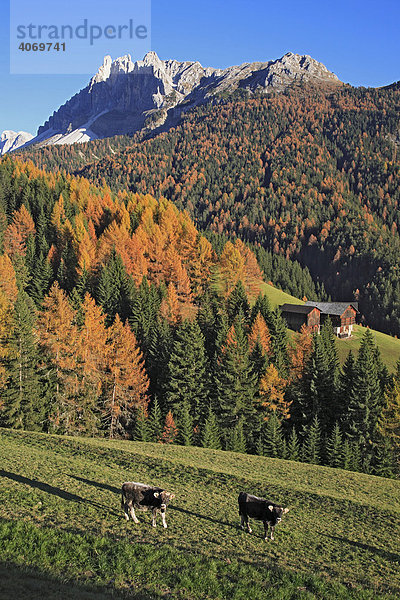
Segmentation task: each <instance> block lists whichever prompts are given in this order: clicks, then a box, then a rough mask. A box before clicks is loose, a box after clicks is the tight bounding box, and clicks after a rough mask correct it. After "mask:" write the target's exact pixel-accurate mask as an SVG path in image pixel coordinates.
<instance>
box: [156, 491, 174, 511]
mask: <svg viewBox="0 0 400 600" xmlns="http://www.w3.org/2000/svg"><path fill="white" fill-rule="evenodd" d="M154 498H160V500H161V505H160V508H161V509H164V510H165V509H166V508H167V506H168V504H169V503H170V502H171V500H173V498H175V494H171V493H170V492H165V491H162V492H154Z"/></svg>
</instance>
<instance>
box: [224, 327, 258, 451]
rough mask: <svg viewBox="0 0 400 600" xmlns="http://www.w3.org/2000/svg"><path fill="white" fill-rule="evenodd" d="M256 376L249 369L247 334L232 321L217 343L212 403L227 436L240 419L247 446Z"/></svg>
mask: <svg viewBox="0 0 400 600" xmlns="http://www.w3.org/2000/svg"><path fill="white" fill-rule="evenodd" d="M256 385H257V377H256V375H255V374H254V372H253V370H252V366H251V363H250V357H249V352H248V346H247V337H246V335H245V333H244V331H243V327H242V324H241V323H240V322H239V321H235V325H232V327H231V329H230V330H229V333H228V336H227V338H226V342H225V345H224V346H222V347H221V350H220V353H219V356H218V358H217V363H216V369H215V392H216V398H215V405H216V406H217V407H218V414H219V417H220V420H221V422H222V426H223V428H224V433H225V435H226V436H227V433H228V431H230V430H232V428H234V427H235V426H236V424H237V423H238V421H239V419H244V425H245V427H246V433H247V435H248V441H249V442H250V447H252V445H254V443H255V441H254V440H253V439H252V436H253V429H254V415H255V404H254V397H255V393H256Z"/></svg>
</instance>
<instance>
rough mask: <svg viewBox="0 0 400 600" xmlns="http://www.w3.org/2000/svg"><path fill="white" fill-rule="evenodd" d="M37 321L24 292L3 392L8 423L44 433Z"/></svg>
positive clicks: (11, 339)
mask: <svg viewBox="0 0 400 600" xmlns="http://www.w3.org/2000/svg"><path fill="white" fill-rule="evenodd" d="M35 318H36V312H35V307H34V304H33V302H32V300H31V299H30V298H29V296H28V295H27V294H26V293H25V292H24V291H22V290H20V291H19V293H18V297H17V300H16V303H15V307H14V314H13V327H12V330H11V334H10V336H9V339H8V340H7V350H8V357H7V360H6V361H5V368H6V374H7V387H6V389H5V390H4V391H3V397H4V415H5V418H6V423H7V425H8V426H9V427H13V428H16V429H31V430H41V429H43V427H44V413H45V407H44V405H43V397H42V394H41V386H40V381H39V375H38V362H39V353H38V347H37V339H36V335H35V332H34V325H35Z"/></svg>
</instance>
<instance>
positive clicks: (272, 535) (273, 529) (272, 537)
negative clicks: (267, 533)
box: [271, 525, 275, 540]
mask: <svg viewBox="0 0 400 600" xmlns="http://www.w3.org/2000/svg"><path fill="white" fill-rule="evenodd" d="M274 531H275V527H272V525H271V540H273V539H275V538H274Z"/></svg>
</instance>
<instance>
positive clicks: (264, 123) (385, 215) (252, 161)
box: [28, 85, 400, 335]
mask: <svg viewBox="0 0 400 600" xmlns="http://www.w3.org/2000/svg"><path fill="white" fill-rule="evenodd" d="M399 112H400V90H399V87H398V86H397V85H395V86H391V87H389V88H386V89H364V88H359V89H354V88H351V87H349V86H345V87H343V88H342V89H340V90H336V91H334V92H332V91H323V90H322V89H314V88H312V87H310V86H305V87H297V88H293V89H290V90H287V91H286V92H284V93H282V94H279V95H275V96H270V97H268V98H265V97H258V98H257V97H255V98H249V99H238V98H235V99H231V100H229V99H227V100H226V102H225V103H221V104H219V105H217V106H207V107H201V108H198V109H197V110H195V111H194V112H190V113H187V114H186V115H185V121H184V123H183V125H181V126H179V127H177V128H176V129H173V130H171V131H169V132H166V133H163V134H161V135H159V136H157V137H155V138H154V139H149V140H147V141H140V140H139V139H138V138H133V139H132V140H131V147H129V148H127V149H126V150H124V151H122V152H120V153H118V147H117V144H119V145H120V146H119V148H120V149H123V148H124V147H125V146H126V145H128V144H129V138H121V139H120V140H118V138H111V139H110V140H103V141H97V142H95V143H93V144H94V145H92V144H85V145H79V147H78V146H76V147H70V146H69V147H66V146H62V147H56V146H53V147H51V148H44V149H42V150H29V151H28V155H29V156H31V157H32V158H33V160H34V161H35V162H36V163H37V164H38V165H39V166H45V165H49V166H51V167H54V166H61V168H70V169H76V168H78V167H80V166H81V165H82V164H83V163H85V162H93V161H94V160H96V157H98V158H99V159H100V158H102V160H100V161H98V162H95V163H94V164H92V165H90V166H87V167H86V168H85V169H84V170H83V173H84V174H85V176H87V177H89V178H90V179H91V180H93V181H97V182H100V183H101V182H106V183H107V184H108V185H110V186H111V187H112V189H114V190H118V189H129V190H131V191H134V192H139V193H150V194H152V195H154V196H155V197H159V196H161V195H163V196H166V197H167V198H169V199H171V200H172V201H173V202H174V203H175V204H176V206H178V207H179V208H186V209H187V210H188V212H189V214H190V215H191V216H192V217H193V218H194V219H195V222H196V224H197V226H198V227H200V228H201V229H205V228H207V229H210V230H211V231H215V232H224V233H228V234H229V233H232V234H235V235H237V236H239V237H240V238H241V239H243V240H247V241H251V242H254V243H256V244H260V245H261V246H262V247H264V248H266V249H267V250H269V251H271V252H273V253H274V254H275V255H277V256H283V257H287V258H296V259H297V260H299V261H300V263H301V264H302V265H304V266H308V268H309V269H310V271H311V274H312V277H313V279H314V281H319V282H320V283H322V284H324V286H325V288H326V291H327V293H328V294H329V295H330V296H331V297H332V298H333V299H335V300H343V299H349V298H353V297H355V298H356V299H359V300H360V306H361V311H362V313H363V314H364V315H365V317H366V320H367V323H369V324H370V325H372V326H374V327H375V328H377V329H380V330H382V331H386V332H389V333H391V334H392V335H400V300H399V298H400V279H399V269H398V264H399V259H400V244H399V235H398V229H399V227H400V216H399V215H400V212H399V196H400V186H399V181H400V162H399V156H398V146H399V139H400V135H399ZM94 155H95V156H94Z"/></svg>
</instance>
